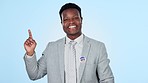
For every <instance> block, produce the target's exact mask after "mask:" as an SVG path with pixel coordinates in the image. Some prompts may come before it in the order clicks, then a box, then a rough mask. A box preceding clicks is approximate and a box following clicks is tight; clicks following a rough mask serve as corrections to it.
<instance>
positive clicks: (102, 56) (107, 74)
mask: <svg viewBox="0 0 148 83" xmlns="http://www.w3.org/2000/svg"><path fill="white" fill-rule="evenodd" d="M100 47H101V48H100V51H99V60H98V65H97V73H98V75H99V81H100V83H114V77H113V73H112V71H111V68H110V66H109V62H110V60H109V59H108V55H107V52H106V48H105V45H104V44H103V43H101V45H100Z"/></svg>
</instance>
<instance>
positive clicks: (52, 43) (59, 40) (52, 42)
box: [48, 37, 65, 45]
mask: <svg viewBox="0 0 148 83" xmlns="http://www.w3.org/2000/svg"><path fill="white" fill-rule="evenodd" d="M64 39H65V37H63V38H61V39H58V40H56V41H51V42H49V43H48V45H49V44H50V45H55V44H58V43H60V42H62V41H63V40H64Z"/></svg>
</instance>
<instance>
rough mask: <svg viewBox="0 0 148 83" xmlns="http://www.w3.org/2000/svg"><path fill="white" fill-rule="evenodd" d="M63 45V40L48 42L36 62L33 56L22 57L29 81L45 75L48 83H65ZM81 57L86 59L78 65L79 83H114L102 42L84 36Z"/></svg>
mask: <svg viewBox="0 0 148 83" xmlns="http://www.w3.org/2000/svg"><path fill="white" fill-rule="evenodd" d="M64 45H65V38H62V39H59V40H57V41H55V42H50V43H49V44H48V45H47V47H46V49H45V51H44V52H43V54H42V57H41V58H40V59H39V60H38V61H37V60H36V56H35V54H34V56H33V57H32V58H26V57H24V60H25V64H26V70H27V73H28V75H29V77H30V79H32V80H36V79H39V78H42V77H43V76H45V75H46V74H47V78H48V83H65V77H64V76H65V75H64V69H65V68H64ZM81 56H84V57H86V61H85V62H84V63H80V68H79V78H80V83H114V77H113V74H112V71H111V69H110V67H109V59H108V58H107V52H106V48H105V45H104V44H103V43H102V42H99V41H96V40H93V39H91V38H88V37H86V36H84V43H83V50H82V55H81Z"/></svg>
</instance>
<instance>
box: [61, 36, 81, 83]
mask: <svg viewBox="0 0 148 83" xmlns="http://www.w3.org/2000/svg"><path fill="white" fill-rule="evenodd" d="M70 41H72V40H71V39H69V38H68V37H66V43H65V54H64V59H65V60H64V61H65V74H66V71H67V69H66V68H67V65H66V64H67V62H68V51H69V47H68V46H69V45H68V44H69V42H70ZM74 41H75V42H77V44H76V45H75V49H76V69H77V72H76V73H77V83H79V82H80V79H79V72H78V71H79V66H80V57H81V53H82V48H83V34H81V35H80V36H79V37H78V38H76V39H75V40H74ZM65 77H66V76H65ZM66 79H67V77H66Z"/></svg>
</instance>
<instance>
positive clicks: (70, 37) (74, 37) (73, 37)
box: [67, 33, 82, 40]
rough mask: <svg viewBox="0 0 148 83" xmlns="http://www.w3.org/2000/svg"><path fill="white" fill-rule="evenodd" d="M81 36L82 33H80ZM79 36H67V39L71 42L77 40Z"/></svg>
mask: <svg viewBox="0 0 148 83" xmlns="http://www.w3.org/2000/svg"><path fill="white" fill-rule="evenodd" d="M81 34H82V33H81ZM81 34H78V35H67V37H68V38H69V39H71V40H75V39H76V38H78V37H79V36H80V35H81Z"/></svg>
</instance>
